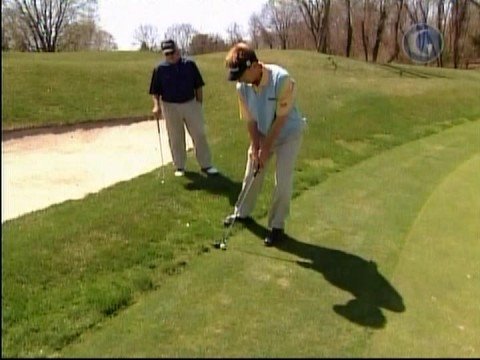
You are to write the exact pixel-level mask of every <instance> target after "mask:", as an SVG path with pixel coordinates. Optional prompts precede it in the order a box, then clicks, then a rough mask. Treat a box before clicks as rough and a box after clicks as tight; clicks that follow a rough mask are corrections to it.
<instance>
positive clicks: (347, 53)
mask: <svg viewBox="0 0 480 360" xmlns="http://www.w3.org/2000/svg"><path fill="white" fill-rule="evenodd" d="M345 4H346V6H347V22H346V24H347V47H346V49H345V56H346V57H347V58H348V57H350V51H351V49H352V38H353V28H352V7H351V4H350V0H345Z"/></svg>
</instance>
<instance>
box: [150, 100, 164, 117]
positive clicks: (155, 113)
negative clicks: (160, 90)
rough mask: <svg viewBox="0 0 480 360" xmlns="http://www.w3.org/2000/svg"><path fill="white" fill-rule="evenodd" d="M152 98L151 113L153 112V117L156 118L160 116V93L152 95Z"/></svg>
mask: <svg viewBox="0 0 480 360" xmlns="http://www.w3.org/2000/svg"><path fill="white" fill-rule="evenodd" d="M152 100H153V109H152V113H153V116H155V119H158V118H160V115H161V112H162V111H161V110H160V109H161V108H160V102H161V100H160V95H152Z"/></svg>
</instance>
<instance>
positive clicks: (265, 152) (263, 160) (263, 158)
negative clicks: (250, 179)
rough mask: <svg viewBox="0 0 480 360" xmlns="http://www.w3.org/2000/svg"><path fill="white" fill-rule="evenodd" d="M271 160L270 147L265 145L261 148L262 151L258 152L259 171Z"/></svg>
mask: <svg viewBox="0 0 480 360" xmlns="http://www.w3.org/2000/svg"><path fill="white" fill-rule="evenodd" d="M269 158H270V147H269V146H267V145H265V144H263V145H262V146H260V149H259V150H258V161H257V164H258V167H259V169H263V168H264V167H265V165H266V164H267V161H268V159H269Z"/></svg>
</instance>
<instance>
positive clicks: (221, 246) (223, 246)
mask: <svg viewBox="0 0 480 360" xmlns="http://www.w3.org/2000/svg"><path fill="white" fill-rule="evenodd" d="M259 171H260V168H259V167H257V168H256V169H255V172H254V173H253V177H252V179H251V180H250V182H249V183H248V184H247V185H246V188H245V191H244V193H243V197H242V199H241V200H240V201H239V202H238V204H239V206H238V207H239V208H240V207H242V205H243V202H244V201H245V198H246V197H247V194H248V193H249V192H250V188H251V187H252V184H253V182H254V181H255V177H256V176H257V174H258V172H259ZM236 219H237V217H236V216H235V217H234V218H233V221H232V222H231V223H230V224H229V225H228V227H227V229H226V230H225V231H224V233H223V237H222V240H221V241H219V242H216V243H215V244H214V245H213V246H214V247H215V248H217V249H222V250H227V239H228V237H229V236H230V232H231V231H232V228H233V225H234V224H235V220H236Z"/></svg>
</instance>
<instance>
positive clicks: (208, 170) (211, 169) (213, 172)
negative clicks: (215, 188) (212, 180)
mask: <svg viewBox="0 0 480 360" xmlns="http://www.w3.org/2000/svg"><path fill="white" fill-rule="evenodd" d="M202 172H204V173H205V174H207V175H217V174H218V173H219V171H218V170H217V169H216V168H215V167H213V166H210V167H208V168H203V169H202Z"/></svg>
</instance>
